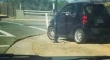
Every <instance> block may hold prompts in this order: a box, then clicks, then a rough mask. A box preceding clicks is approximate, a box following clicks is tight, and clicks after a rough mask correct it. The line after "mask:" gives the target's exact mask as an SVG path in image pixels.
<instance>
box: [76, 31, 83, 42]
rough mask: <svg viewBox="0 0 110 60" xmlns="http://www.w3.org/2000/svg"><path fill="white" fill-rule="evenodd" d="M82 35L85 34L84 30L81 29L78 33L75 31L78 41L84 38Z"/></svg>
mask: <svg viewBox="0 0 110 60" xmlns="http://www.w3.org/2000/svg"><path fill="white" fill-rule="evenodd" d="M82 36H83V34H82V31H80V30H78V31H76V33H75V40H76V41H77V42H80V41H81V40H82Z"/></svg>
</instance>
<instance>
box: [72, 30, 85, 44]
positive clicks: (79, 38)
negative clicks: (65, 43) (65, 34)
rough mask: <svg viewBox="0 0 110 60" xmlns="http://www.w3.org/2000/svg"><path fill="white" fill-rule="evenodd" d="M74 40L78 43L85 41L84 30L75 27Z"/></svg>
mask: <svg viewBox="0 0 110 60" xmlns="http://www.w3.org/2000/svg"><path fill="white" fill-rule="evenodd" d="M74 40H75V42H76V43H78V44H82V43H85V42H86V38H85V34H84V31H83V30H82V29H80V28H78V29H76V30H75V32H74Z"/></svg>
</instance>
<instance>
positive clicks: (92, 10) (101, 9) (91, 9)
mask: <svg viewBox="0 0 110 60" xmlns="http://www.w3.org/2000/svg"><path fill="white" fill-rule="evenodd" d="M86 11H87V13H88V14H89V15H92V16H95V17H99V16H100V17H105V16H107V15H108V11H107V9H106V7H105V6H104V5H102V4H90V5H87V6H86Z"/></svg>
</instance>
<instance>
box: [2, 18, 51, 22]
mask: <svg viewBox="0 0 110 60" xmlns="http://www.w3.org/2000/svg"><path fill="white" fill-rule="evenodd" d="M2 20H3V21H41V22H46V20H45V19H11V18H4V19H2ZM50 20H51V19H50ZM50 20H49V21H50Z"/></svg>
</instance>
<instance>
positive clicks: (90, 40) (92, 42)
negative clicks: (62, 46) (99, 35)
mask: <svg viewBox="0 0 110 60" xmlns="http://www.w3.org/2000/svg"><path fill="white" fill-rule="evenodd" d="M61 40H64V41H68V42H75V41H74V40H73V39H61ZM64 41H62V42H64ZM75 43H76V42H75ZM84 44H110V39H104V40H97V39H88V40H87V42H86V43H84Z"/></svg>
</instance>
